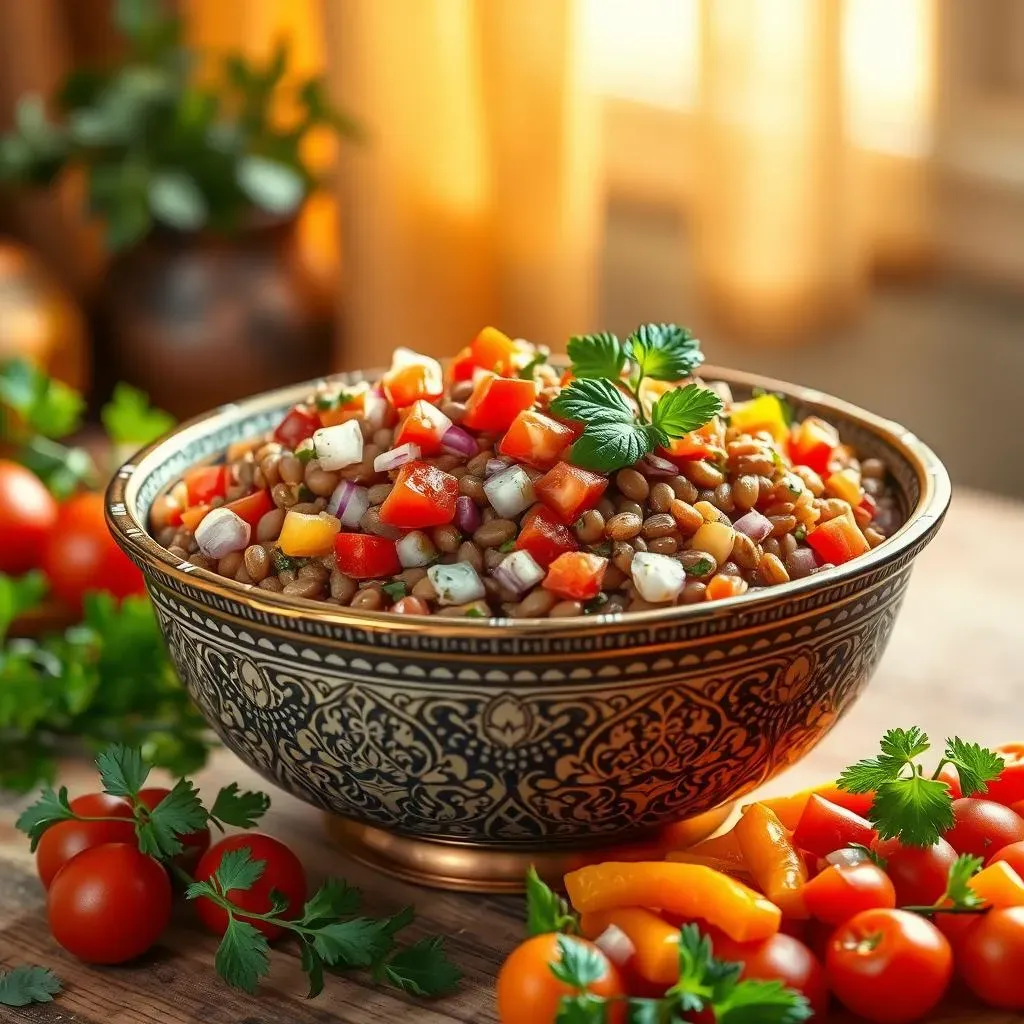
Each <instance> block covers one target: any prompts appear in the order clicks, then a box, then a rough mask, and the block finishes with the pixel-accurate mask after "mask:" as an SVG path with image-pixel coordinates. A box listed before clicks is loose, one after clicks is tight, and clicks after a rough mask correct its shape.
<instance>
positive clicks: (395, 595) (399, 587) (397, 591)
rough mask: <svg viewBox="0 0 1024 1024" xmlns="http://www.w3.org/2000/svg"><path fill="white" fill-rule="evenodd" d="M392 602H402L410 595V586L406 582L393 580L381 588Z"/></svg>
mask: <svg viewBox="0 0 1024 1024" xmlns="http://www.w3.org/2000/svg"><path fill="white" fill-rule="evenodd" d="M380 589H381V590H383V591H384V593H385V594H387V595H388V597H390V598H391V600H392V601H400V600H401V599H402V598H403V597H405V596H406V595H407V594H408V593H409V586H408V584H407V583H406V582H405V581H404V580H392V581H391V582H390V583H385V584H384V586H383V587H381V588H380Z"/></svg>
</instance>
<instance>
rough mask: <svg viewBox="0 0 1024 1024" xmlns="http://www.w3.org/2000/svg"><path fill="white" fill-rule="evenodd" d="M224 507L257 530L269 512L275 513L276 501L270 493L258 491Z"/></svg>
mask: <svg viewBox="0 0 1024 1024" xmlns="http://www.w3.org/2000/svg"><path fill="white" fill-rule="evenodd" d="M224 507H225V508H229V509H231V511H232V512H234V513H235V515H236V516H238V518H239V519H244V520H245V521H246V522H247V523H248V524H249V525H250V526H251V527H252V528H253V529H254V530H255V529H256V527H257V526H258V525H259V521H260V520H261V519H262V518H263V517H264V516H265V515H266V514H267V513H268V512H273V511H274V501H273V499H272V498H271V497H270V492H269V491H257V492H256V493H255V494H247V495H246V496H245V497H244V498H236V499H235V500H234V501H229V502H228V503H227V505H225V506H224Z"/></svg>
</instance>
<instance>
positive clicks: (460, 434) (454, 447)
mask: <svg viewBox="0 0 1024 1024" xmlns="http://www.w3.org/2000/svg"><path fill="white" fill-rule="evenodd" d="M441 451H443V452H448V453H449V454H451V455H465V456H466V457H467V458H472V457H473V456H474V455H476V453H477V452H478V451H480V445H478V444H477V443H476V438H475V437H473V435H472V434H470V433H468V432H467V431H465V430H463V429H462V427H457V426H454V425H452V426H450V427H449V428H448V429H447V430H446V431H445V435H444V437H442V438H441Z"/></svg>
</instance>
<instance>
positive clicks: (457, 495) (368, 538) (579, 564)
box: [150, 324, 900, 618]
mask: <svg viewBox="0 0 1024 1024" xmlns="http://www.w3.org/2000/svg"><path fill="white" fill-rule="evenodd" d="M568 351H569V355H570V359H571V365H570V368H569V369H568V370H566V371H565V372H560V371H559V370H557V369H556V368H554V367H553V366H552V365H550V364H549V363H548V362H547V353H546V351H545V350H544V349H542V348H539V347H537V346H534V345H531V344H529V343H528V342H525V341H522V340H519V339H511V338H509V337H508V336H506V335H504V334H502V333H501V332H500V331H497V330H496V329H494V328H491V327H488V328H484V330H483V331H481V332H480V334H479V335H478V336H477V337H476V338H475V339H474V340H473V342H472V343H471V344H470V345H469V346H467V347H466V348H465V349H463V350H462V351H461V352H460V353H459V354H458V356H457V357H456V358H455V359H454V360H453V361H452V362H451V364H450V365H449V367H448V369H447V373H445V372H444V371H443V370H442V367H441V365H440V364H439V363H438V362H437V361H436V360H434V359H432V358H430V357H428V356H424V355H421V354H419V353H416V352H412V351H411V350H408V349H398V350H396V352H395V354H394V357H393V361H392V366H391V368H390V370H389V371H388V372H387V373H385V374H384V375H383V377H382V378H381V379H380V380H379V381H377V382H375V383H369V382H367V383H362V384H360V385H358V386H354V387H353V386H343V385H341V384H339V383H338V382H336V381H331V380H326V381H324V382H322V383H320V384H319V385H318V386H317V388H316V389H315V391H313V392H312V393H311V394H310V395H309V396H308V397H307V399H306V400H305V401H303V402H301V403H299V404H298V405H296V406H295V407H293V408H292V409H291V410H289V412H288V413H287V414H286V415H285V417H284V418H283V419H282V421H281V422H280V423H279V424H278V426H277V427H276V429H275V430H274V431H273V432H272V433H271V435H270V436H266V437H260V438H254V439H247V440H242V441H239V442H237V443H235V444H233V445H231V446H230V447H229V448H228V450H227V452H226V453H225V457H224V460H223V462H221V463H219V464H217V465H209V466H200V467H197V468H195V469H192V470H190V471H188V472H187V473H186V474H185V475H184V477H183V478H182V479H181V480H180V481H178V482H177V483H176V484H175V485H174V486H173V487H172V488H171V489H170V490H169V491H168V492H166V493H165V494H164V495H162V496H160V497H159V498H157V499H156V501H155V502H154V505H153V507H152V510H151V514H150V525H151V529H152V531H153V534H154V536H155V537H156V539H157V540H158V541H159V542H160V543H161V544H163V545H164V546H165V547H167V548H168V549H169V550H170V551H171V552H172V553H173V554H175V555H176V556H178V557H180V558H182V559H183V560H188V561H190V562H192V563H193V564H195V565H197V566H199V567H202V568H204V569H209V570H211V571H214V572H217V573H219V574H220V575H222V576H226V577H229V578H232V579H235V580H237V581H238V582H240V583H245V584H250V585H253V586H257V587H259V588H260V589H262V590H266V591H271V592H277V593H284V594H287V595H290V596H293V597H301V598H307V599H311V600H320V601H329V602H333V603H335V604H340V605H348V606H351V607H353V608H361V609H363V610H373V611H391V612H394V613H397V614H436V615H446V616H460V617H476V618H485V617H492V616H499V617H512V618H524V617H560V616H572V615H583V614H591V613H594V612H599V613H617V612H626V611H635V610H642V609H647V608H654V607H663V606H665V605H667V604H693V603H699V602H703V601H708V600H716V599H720V598H725V597H731V596H735V595H738V594H742V593H746V592H749V591H753V590H757V589H761V588H766V587H771V586H775V585H778V584H781V583H785V582H788V581H789V580H791V579H798V578H801V577H805V576H809V575H813V574H814V573H816V572H819V571H821V570H822V569H823V568H826V567H828V566H831V565H836V564H840V563H842V562H845V561H848V560H850V559H852V558H856V557H858V556H859V555H861V554H863V553H865V552H866V551H868V550H870V549H871V548H872V547H875V546H877V545H878V544H880V543H881V542H882V541H883V540H884V539H885V538H886V537H887V536H889V535H890V534H891V533H893V532H894V531H895V529H897V528H898V526H899V525H900V518H899V511H898V507H897V503H896V498H895V493H894V491H893V489H892V488H891V487H890V486H889V485H888V483H887V480H886V467H885V465H884V464H883V463H882V462H880V461H879V460H877V459H872V458H864V459H861V458H859V457H858V453H857V452H856V451H855V450H854V449H853V448H852V447H851V446H850V445H849V444H845V443H843V442H842V440H841V439H840V437H839V435H838V432H837V431H836V429H835V428H834V427H833V426H831V425H830V424H828V423H826V422H825V421H823V420H821V419H819V418H817V417H813V416H811V417H806V418H804V419H802V420H800V421H799V422H793V421H792V417H791V413H790V410H789V409H788V407H787V405H786V403H785V401H784V399H782V398H781V397H780V396H777V395H774V394H756V395H754V396H753V397H752V398H750V399H749V400H745V401H734V400H733V397H732V395H731V394H730V391H729V388H728V386H727V385H724V384H722V383H718V382H705V381H703V380H701V379H700V378H699V376H697V368H698V367H699V365H700V362H701V356H700V353H699V347H698V345H697V342H696V340H695V339H693V338H692V336H691V335H689V333H688V332H686V331H684V330H683V329H681V328H677V327H675V326H674V325H664V324H662V325H658V324H648V325H643V326H642V327H641V328H638V330H637V331H636V332H634V334H633V335H631V336H630V338H629V339H626V341H624V342H619V341H618V339H616V338H614V337H613V336H612V335H607V334H603V335H593V336H587V337H583V338H574V339H572V340H571V341H570V343H569V346H568Z"/></svg>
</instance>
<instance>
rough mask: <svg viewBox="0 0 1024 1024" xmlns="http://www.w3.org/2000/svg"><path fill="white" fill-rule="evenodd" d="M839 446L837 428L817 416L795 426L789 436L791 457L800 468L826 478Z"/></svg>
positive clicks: (809, 417)
mask: <svg viewBox="0 0 1024 1024" xmlns="http://www.w3.org/2000/svg"><path fill="white" fill-rule="evenodd" d="M838 444H839V435H838V434H837V433H836V431H835V428H834V427H833V426H832V425H831V424H830V423H826V422H825V421H824V420H822V419H818V417H817V416H808V417H807V419H805V420H802V421H801V422H800V423H795V424H793V427H792V428H791V430H790V436H789V457H790V458H791V459H792V460H793V462H794V463H795V464H796V465H798V466H806V467H807V468H808V469H813V470H814V472H815V473H818V474H820V475H822V476H824V474H825V473H827V472H828V464H829V461H830V460H831V458H832V452H833V451H834V450H835V448H836V445H838Z"/></svg>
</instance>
